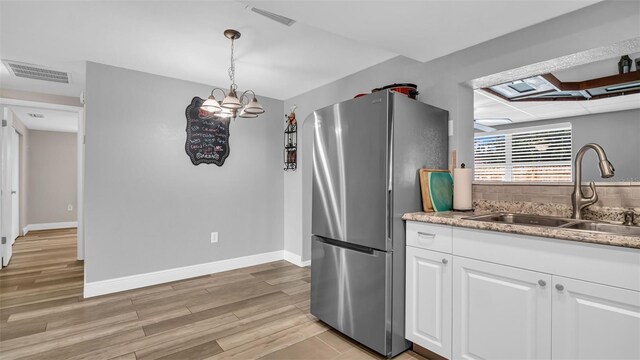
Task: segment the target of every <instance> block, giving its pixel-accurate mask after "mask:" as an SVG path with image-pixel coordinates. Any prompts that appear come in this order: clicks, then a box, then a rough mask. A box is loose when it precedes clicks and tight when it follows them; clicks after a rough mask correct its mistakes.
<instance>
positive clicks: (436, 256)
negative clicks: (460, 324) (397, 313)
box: [405, 246, 452, 358]
mask: <svg viewBox="0 0 640 360" xmlns="http://www.w3.org/2000/svg"><path fill="white" fill-rule="evenodd" d="M451 260H452V256H451V255H450V254H445V253H441V252H438V251H431V250H425V249H419V248H416V247H413V246H407V262H406V263H407V265H406V266H407V273H406V274H407V279H406V289H407V292H406V308H405V309H406V310H405V311H406V321H405V337H406V338H407V339H408V340H410V341H413V342H415V343H417V344H418V345H420V346H422V347H424V348H426V349H429V350H431V351H433V352H434V353H436V354H439V355H441V356H444V357H446V358H450V357H451V284H452V282H451V280H452V277H451V276H452V271H451V266H452V262H451Z"/></svg>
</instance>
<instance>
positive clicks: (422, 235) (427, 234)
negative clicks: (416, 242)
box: [418, 232, 436, 239]
mask: <svg viewBox="0 0 640 360" xmlns="http://www.w3.org/2000/svg"><path fill="white" fill-rule="evenodd" d="M418 236H419V237H425V238H429V239H433V238H435V237H436V234H429V233H424V232H419V233H418Z"/></svg>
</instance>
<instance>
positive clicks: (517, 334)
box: [453, 256, 551, 359]
mask: <svg viewBox="0 0 640 360" xmlns="http://www.w3.org/2000/svg"><path fill="white" fill-rule="evenodd" d="M453 261H454V266H453V269H454V270H453V273H454V281H453V283H454V290H453V324H454V325H453V328H454V336H453V344H454V347H453V358H454V359H550V358H551V336H550V330H551V291H550V287H551V276H550V275H548V274H543V273H538V272H534V271H528V270H522V269H518V268H514V267H510V266H502V265H497V264H492V263H488V262H484V261H477V260H472V259H467V258H462V257H457V256H456V257H454V260H453Z"/></svg>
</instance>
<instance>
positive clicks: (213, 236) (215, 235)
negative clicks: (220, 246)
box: [211, 231, 218, 244]
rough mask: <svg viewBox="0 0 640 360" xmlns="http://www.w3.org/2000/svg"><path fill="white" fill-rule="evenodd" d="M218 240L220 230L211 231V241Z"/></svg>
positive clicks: (215, 241)
mask: <svg viewBox="0 0 640 360" xmlns="http://www.w3.org/2000/svg"><path fill="white" fill-rule="evenodd" d="M217 242H218V232H217V231H216V232H212V233H211V243H212V244H213V243H217Z"/></svg>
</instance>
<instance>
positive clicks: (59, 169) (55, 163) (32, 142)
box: [25, 130, 78, 224]
mask: <svg viewBox="0 0 640 360" xmlns="http://www.w3.org/2000/svg"><path fill="white" fill-rule="evenodd" d="M28 136H29V138H28V142H29V144H28V148H27V149H28V150H27V152H28V155H27V158H26V160H27V161H26V165H27V166H26V167H27V170H26V172H27V174H28V175H27V177H26V178H27V186H26V189H25V193H26V194H27V208H26V212H27V213H26V216H27V221H26V223H27V224H43V223H57V222H68V221H77V219H78V217H77V213H76V204H77V193H78V181H77V180H78V150H77V135H76V134H75V133H67V132H56V131H38V130H29V135H28ZM69 204H71V205H72V207H73V210H72V211H68V210H67V206H68V205H69Z"/></svg>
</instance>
